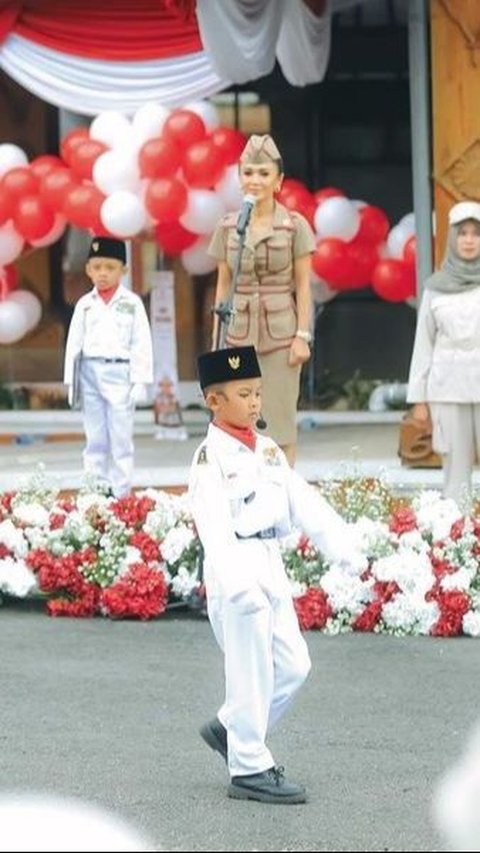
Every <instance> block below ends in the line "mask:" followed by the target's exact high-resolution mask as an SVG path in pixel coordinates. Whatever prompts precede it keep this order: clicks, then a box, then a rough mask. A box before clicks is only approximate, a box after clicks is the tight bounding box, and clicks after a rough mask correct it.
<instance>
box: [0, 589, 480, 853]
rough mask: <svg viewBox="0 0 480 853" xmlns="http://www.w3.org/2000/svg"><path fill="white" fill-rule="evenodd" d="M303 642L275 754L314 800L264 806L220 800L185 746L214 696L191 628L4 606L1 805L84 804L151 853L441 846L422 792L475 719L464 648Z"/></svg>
mask: <svg viewBox="0 0 480 853" xmlns="http://www.w3.org/2000/svg"><path fill="white" fill-rule="evenodd" d="M305 636H306V639H307V642H308V645H309V648H310V653H311V656H312V661H313V668H312V673H311V676H310V677H309V679H308V681H307V683H306V685H305V686H304V688H303V690H302V691H301V693H300V695H299V697H298V700H297V702H296V704H295V705H294V707H293V708H292V711H291V713H290V715H289V716H288V718H287V719H285V721H284V722H283V723H282V724H281V725H280V727H279V728H278V730H277V731H276V732H275V733H274V734H273V736H272V738H271V743H270V745H271V747H272V749H273V752H274V754H275V756H276V759H277V760H278V761H279V762H281V763H284V764H285V765H286V767H287V769H288V772H289V774H290V775H291V777H292V778H294V777H295V778H298V779H299V780H301V781H303V782H304V783H305V784H306V785H307V787H308V791H309V802H308V804H306V805H304V806H288V807H286V806H285V807H278V806H268V805H264V804H253V803H248V802H239V801H234V800H229V799H227V797H226V784H227V778H226V771H225V768H224V766H223V764H222V762H221V759H220V758H219V757H218V756H217V755H216V754H213V753H211V752H210V751H209V750H208V749H207V747H206V746H205V745H204V744H203V742H202V741H201V740H200V738H199V736H198V734H197V730H198V727H199V725H200V724H201V723H202V722H203V721H204V720H205V719H207V718H209V716H210V715H211V714H212V712H214V711H215V710H216V708H217V705H218V704H219V702H220V698H221V692H222V662H221V655H220V652H219V650H218V649H217V647H216V645H215V643H214V640H213V637H212V634H211V631H210V627H209V625H208V623H207V622H206V621H205V620H204V619H202V618H201V617H199V616H194V615H193V614H186V615H182V614H181V613H178V611H177V612H176V613H170V614H167V615H166V616H163V617H160V618H159V619H157V620H154V621H152V622H148V623H139V622H133V621H123V622H119V621H110V620H108V619H102V618H97V619H87V620H73V619H64V620H62V619H59V620H54V619H49V618H48V617H47V616H45V615H44V614H43V613H41V612H39V611H38V610H37V609H34V605H33V604H30V605H28V604H15V605H13V604H6V605H5V606H4V607H3V608H2V610H1V611H0V645H1V648H2V663H1V664H0V671H1V684H2V728H1V733H0V740H1V749H0V766H1V783H0V793H3V792H5V791H7V790H12V789H15V790H17V791H22V792H31V791H41V792H44V793H45V792H50V793H55V794H60V795H68V796H76V797H80V798H81V799H82V800H86V801H88V802H94V803H97V804H99V805H101V806H103V807H105V808H108V809H112V810H113V811H114V812H115V813H116V814H118V815H122V816H124V817H126V818H127V819H129V820H131V821H132V822H133V823H134V824H135V825H136V826H137V827H139V828H140V829H142V830H143V831H145V832H147V833H148V834H149V836H150V837H151V838H152V840H153V842H154V844H155V849H158V848H159V847H160V846H161V847H162V848H163V849H164V850H174V851H186V850H194V851H201V850H218V851H226V850H231V851H245V850H247V851H255V850H257V851H273V850H281V851H307V850H325V851H344V850H352V851H364V850H367V851H386V850H391V851H414V850H420V851H426V850H431V851H438V850H441V849H443V848H442V842H441V839H439V838H438V837H437V834H436V831H435V829H434V827H433V826H432V823H431V819H430V810H431V800H432V792H433V790H434V788H435V785H436V783H437V781H438V778H439V775H440V774H441V773H442V772H443V770H444V769H445V768H446V767H447V766H449V765H450V764H451V762H452V761H453V760H455V759H456V758H457V756H458V755H459V752H460V750H461V748H462V747H463V744H464V741H465V737H466V734H467V732H468V731H469V729H470V727H471V725H472V724H473V722H474V721H475V718H476V716H477V713H478V686H477V682H478V646H477V643H476V642H475V641H474V640H471V639H465V638H461V639H455V640H441V639H432V638H395V637H388V636H383V635H382V636H380V635H379V636H377V635H372V634H366V635H359V634H356V635H342V636H338V637H325V636H323V635H320V634H318V633H315V632H308V633H307V634H306V635H305ZM0 849H7V848H6V847H1V846H0ZM8 849H9V848H8Z"/></svg>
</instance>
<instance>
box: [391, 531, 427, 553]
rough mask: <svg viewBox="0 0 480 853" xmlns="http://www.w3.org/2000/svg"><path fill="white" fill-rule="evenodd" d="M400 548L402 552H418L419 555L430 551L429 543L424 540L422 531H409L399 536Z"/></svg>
mask: <svg viewBox="0 0 480 853" xmlns="http://www.w3.org/2000/svg"><path fill="white" fill-rule="evenodd" d="M398 548H399V550H401V551H416V552H417V553H418V554H421V553H422V552H423V553H427V552H428V551H429V550H430V544H429V542H428V541H427V540H426V539H424V537H423V536H422V534H421V533H420V530H407V531H406V533H401V534H400V536H398Z"/></svg>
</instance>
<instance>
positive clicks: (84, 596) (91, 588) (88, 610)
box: [47, 583, 100, 618]
mask: <svg viewBox="0 0 480 853" xmlns="http://www.w3.org/2000/svg"><path fill="white" fill-rule="evenodd" d="M99 598H100V590H99V588H98V587H97V586H95V584H91V583H89V584H87V583H86V584H85V586H84V588H83V590H82V593H81V595H79V596H78V597H77V598H74V599H70V598H54V599H52V600H51V601H48V602H47V613H48V615H49V616H75V617H77V618H83V617H86V616H94V615H95V613H96V610H97V607H98V602H99Z"/></svg>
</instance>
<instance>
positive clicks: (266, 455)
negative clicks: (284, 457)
mask: <svg viewBox="0 0 480 853" xmlns="http://www.w3.org/2000/svg"><path fill="white" fill-rule="evenodd" d="M263 459H264V461H265V465H281V464H282V461H281V459H280V454H279V452H278V450H277V448H276V447H265V448H264V451H263Z"/></svg>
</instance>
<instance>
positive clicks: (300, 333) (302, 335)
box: [295, 329, 312, 344]
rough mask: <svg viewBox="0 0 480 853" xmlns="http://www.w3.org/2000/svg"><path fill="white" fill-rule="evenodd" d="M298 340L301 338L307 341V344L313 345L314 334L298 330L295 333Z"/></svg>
mask: <svg viewBox="0 0 480 853" xmlns="http://www.w3.org/2000/svg"><path fill="white" fill-rule="evenodd" d="M295 337H296V338H301V339H302V341H305V343H306V344H311V343H312V333H311V332H307V331H306V330H305V329H297V331H296V332H295Z"/></svg>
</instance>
